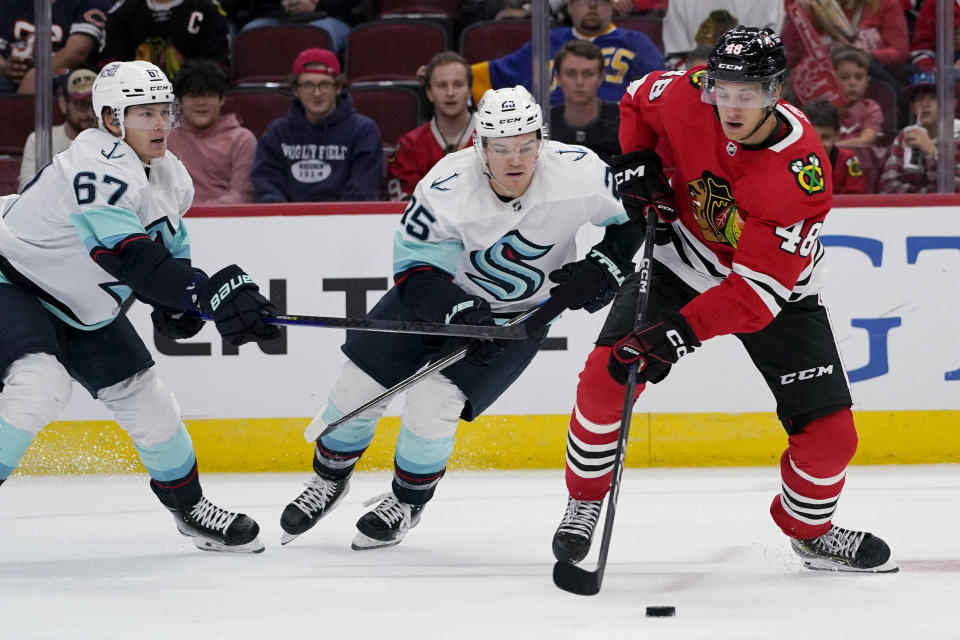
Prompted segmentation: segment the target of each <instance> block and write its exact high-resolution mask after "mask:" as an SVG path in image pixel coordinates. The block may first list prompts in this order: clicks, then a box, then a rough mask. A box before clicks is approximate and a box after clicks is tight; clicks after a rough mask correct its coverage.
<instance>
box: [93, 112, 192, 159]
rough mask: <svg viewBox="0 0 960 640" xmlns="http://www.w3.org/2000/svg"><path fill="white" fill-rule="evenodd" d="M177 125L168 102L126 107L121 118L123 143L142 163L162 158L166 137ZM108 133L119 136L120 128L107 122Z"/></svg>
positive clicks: (165, 147) (175, 115) (165, 149)
mask: <svg viewBox="0 0 960 640" xmlns="http://www.w3.org/2000/svg"><path fill="white" fill-rule="evenodd" d="M176 123H177V114H176V113H175V110H174V107H173V105H172V104H170V103H169V102H164V103H159V104H138V105H134V106H132V107H127V111H126V113H125V114H124V116H123V128H124V130H125V132H126V136H125V137H124V139H123V140H124V142H126V143H127V144H128V145H130V146H131V147H133V150H134V151H135V152H136V154H137V156H138V157H139V158H140V160H141V161H142V162H150V161H151V160H155V159H156V158H162V157H163V154H164V153H166V151H167V136H168V135H170V128H171V127H173V126H174V125H175V124H176ZM108 127H109V128H110V131H116V134H117V135H119V134H120V127H119V126H117V125H116V124H114V123H113V122H109V121H108Z"/></svg>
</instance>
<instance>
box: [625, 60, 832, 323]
mask: <svg viewBox="0 0 960 640" xmlns="http://www.w3.org/2000/svg"><path fill="white" fill-rule="evenodd" d="M704 73H705V71H704V70H703V69H702V68H700V69H699V70H697V69H694V70H692V71H666V72H663V71H655V72H652V73H650V74H648V75H647V76H645V77H644V78H642V79H640V80H637V81H635V82H633V83H632V84H631V85H630V86H629V88H628V89H627V93H626V94H625V95H624V96H623V100H622V101H621V102H620V146H621V148H622V149H623V153H629V152H630V151H637V150H640V149H655V148H657V145H658V143H659V144H660V145H661V148H663V147H664V146H665V147H666V149H667V150H668V151H669V154H670V156H671V158H672V160H673V165H674V167H675V168H676V173H675V174H674V175H673V179H672V186H673V190H674V193H675V194H676V200H677V204H678V205H679V212H680V213H679V219H678V220H677V221H676V222H675V223H674V224H673V227H672V231H673V233H672V239H673V241H672V242H670V243H669V244H665V245H661V246H658V247H656V250H655V253H654V257H655V258H656V260H657V261H659V262H661V263H663V264H664V265H666V266H667V267H669V268H670V269H671V270H672V271H673V272H674V273H676V274H677V275H678V276H679V277H680V278H681V279H682V280H683V281H684V282H686V283H687V284H689V285H690V286H691V287H693V288H694V289H696V290H697V291H699V292H700V295H698V296H697V297H696V298H694V299H693V300H692V301H691V302H690V303H689V304H687V305H686V306H685V307H684V308H683V309H682V310H681V312H682V313H683V315H684V316H685V317H686V319H687V321H688V322H689V323H690V326H691V327H692V328H693V330H694V332H695V333H696V334H697V337H698V338H699V339H700V340H706V339H708V338H711V337H713V336H717V335H723V334H728V333H749V332H753V331H758V330H760V329H762V328H763V327H765V326H766V325H767V324H769V323H770V322H771V321H772V320H773V318H774V317H775V316H776V315H777V314H778V313H779V312H780V310H781V308H783V306H784V305H786V304H788V303H789V302H791V301H795V300H798V299H800V298H802V297H805V296H807V295H811V294H816V293H817V292H818V291H819V290H820V287H821V284H822V283H821V277H822V273H823V269H822V267H820V266H819V263H820V261H821V258H822V257H823V248H822V246H821V245H820V242H819V240H818V239H817V236H818V235H819V233H820V228H821V227H822V226H823V220H824V217H825V216H826V215H827V212H828V211H829V210H830V205H831V201H832V198H833V195H832V194H833V187H832V182H831V180H832V174H831V168H830V162H829V160H828V159H827V157H826V154H825V153H824V150H823V145H821V144H820V139H819V138H818V137H817V134H816V132H815V131H814V130H813V127H812V126H811V125H810V123H809V122H808V121H807V119H806V117H805V116H804V115H803V113H802V112H801V111H800V110H799V109H797V108H796V107H794V106H792V105H789V104H787V103H785V102H783V101H781V102H780V103H779V104H778V105H777V106H776V115H777V118H778V120H779V121H780V126H779V135H776V136H774V138H773V142H772V143H769V144H768V145H767V146H760V145H758V146H743V145H741V144H739V143H737V142H734V141H732V140H729V139H728V138H727V137H726V136H725V135H724V134H723V130H722V129H721V127H720V122H719V120H718V118H717V116H716V114H715V112H714V107H713V106H712V105H710V104H707V103H704V102H701V101H700V85H701V81H702V80H703V76H704Z"/></svg>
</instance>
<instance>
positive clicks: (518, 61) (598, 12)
mask: <svg viewBox="0 0 960 640" xmlns="http://www.w3.org/2000/svg"><path fill="white" fill-rule="evenodd" d="M567 13H569V14H570V20H571V21H572V23H573V27H559V28H556V29H551V30H550V55H551V56H555V55H557V51H559V50H560V47H561V46H563V44H564V43H565V42H569V41H570V40H575V39H580V40H589V41H590V42H593V44H595V45H597V46H598V47H600V49H601V50H602V51H603V52H604V59H605V60H606V67H605V69H604V77H603V83H602V84H601V85H600V90H599V94H600V97H601V98H602V99H604V100H610V101H614V102H616V101H619V100H620V98H621V97H623V93H624V91H626V89H627V85H629V84H630V83H631V82H632V81H634V80H638V79H640V78H642V77H643V76H645V75H646V74H647V73H649V72H651V71H654V70H657V69H663V68H664V65H663V55H662V54H661V53H660V51H659V50H658V49H657V46H656V45H655V44H653V41H651V40H650V38H648V37H647V36H646V35H645V34H643V33H640V32H639V31H631V30H630V29H620V28H618V27H617V26H616V25H614V24H613V22H612V20H613V6H612V5H611V3H610V0H567ZM530 69H531V44H530V43H529V42H528V43H526V44H525V45H523V46H522V47H520V48H519V49H517V50H516V51H514V52H513V53H511V54H509V55H506V56H503V57H500V58H497V59H495V60H489V61H487V62H480V63H477V64H475V65H473V98H474V101H479V100H480V96H482V95H483V93H484V91H486V90H487V89H490V88H494V89H500V88H503V87H512V86H514V85H518V84H520V85H523V86H525V87H527V88H530V87H532V80H531V74H530ZM561 102H563V91H561V90H560V87H559V86H554V87H553V88H552V89H551V93H550V103H551V104H560V103H561Z"/></svg>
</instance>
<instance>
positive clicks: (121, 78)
mask: <svg viewBox="0 0 960 640" xmlns="http://www.w3.org/2000/svg"><path fill="white" fill-rule="evenodd" d="M175 100H176V98H175V97H174V95H173V85H172V84H170V80H168V79H167V76H166V75H165V74H164V73H163V71H161V70H160V68H159V67H158V66H157V65H155V64H153V63H152V62H147V61H146V60H133V61H130V62H111V63H110V64H108V65H106V66H105V67H104V68H103V69H101V70H100V73H99V74H98V75H97V79H96V80H94V81H93V110H94V113H96V114H97V118H100V128H101V129H104V130H106V128H107V127H106V125H105V124H104V122H103V109H104V107H109V108H110V111H111V112H112V113H113V118H114V122H115V123H116V124H117V125H119V127H120V137H121V138H125V137H126V129H125V127H124V114H125V112H126V110H127V107H132V106H134V105H138V104H153V103H156V104H162V103H170V105H171V107H172V106H173V104H174V101H175ZM175 125H176V118H174V117H172V118H171V126H175Z"/></svg>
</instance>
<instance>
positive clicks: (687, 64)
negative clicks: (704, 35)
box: [684, 44, 789, 102]
mask: <svg viewBox="0 0 960 640" xmlns="http://www.w3.org/2000/svg"><path fill="white" fill-rule="evenodd" d="M711 51H713V45H712V44H708V45H704V46H702V47H697V48H696V49H694V50H693V51H691V52H690V53H688V54H687V58H686V60H684V69H686V70H687V71H689V70H690V69H693V68H694V67H700V66H703V65H705V64H707V58H709V57H710V52H711ZM788 102H789V100H788Z"/></svg>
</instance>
